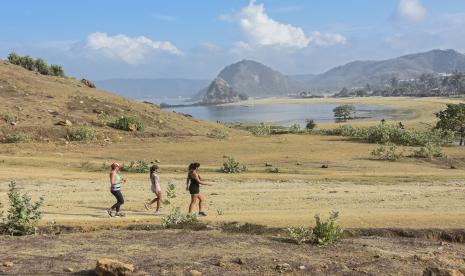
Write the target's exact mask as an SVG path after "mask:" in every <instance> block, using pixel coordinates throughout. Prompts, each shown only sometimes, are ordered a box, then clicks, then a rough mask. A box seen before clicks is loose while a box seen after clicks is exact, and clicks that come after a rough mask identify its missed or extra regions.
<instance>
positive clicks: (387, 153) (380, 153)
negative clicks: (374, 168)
mask: <svg viewBox="0 0 465 276" xmlns="http://www.w3.org/2000/svg"><path fill="white" fill-rule="evenodd" d="M402 156H403V154H402V153H401V152H398V151H397V146H396V145H394V144H388V145H378V147H377V148H376V149H374V150H373V151H372V152H371V159H373V160H388V161H396V160H398V159H399V158H401V157H402Z"/></svg>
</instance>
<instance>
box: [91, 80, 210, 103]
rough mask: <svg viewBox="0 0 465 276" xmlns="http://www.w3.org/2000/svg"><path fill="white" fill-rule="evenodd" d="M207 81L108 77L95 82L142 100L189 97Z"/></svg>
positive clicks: (112, 90) (100, 85)
mask: <svg viewBox="0 0 465 276" xmlns="http://www.w3.org/2000/svg"><path fill="white" fill-rule="evenodd" d="M209 82H210V81H209V80H192V79H108V80H101V81H96V82H95V84H96V85H97V87H99V88H101V89H104V90H107V91H111V92H114V93H115V94H118V95H120V96H125V97H129V98H133V99H138V100H144V99H153V98H178V97H181V98H190V97H192V96H193V95H194V94H195V93H197V91H199V90H200V89H202V88H203V87H205V86H207V85H208V83H209Z"/></svg>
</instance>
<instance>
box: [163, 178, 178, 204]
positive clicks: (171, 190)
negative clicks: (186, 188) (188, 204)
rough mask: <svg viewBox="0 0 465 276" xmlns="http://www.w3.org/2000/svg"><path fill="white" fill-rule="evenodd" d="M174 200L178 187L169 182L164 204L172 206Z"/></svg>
mask: <svg viewBox="0 0 465 276" xmlns="http://www.w3.org/2000/svg"><path fill="white" fill-rule="evenodd" d="M174 198H176V185H175V184H174V183H173V182H169V183H168V187H166V199H164V200H163V204H165V205H169V204H171V199H174Z"/></svg>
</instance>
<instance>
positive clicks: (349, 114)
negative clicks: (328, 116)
mask: <svg viewBox="0 0 465 276" xmlns="http://www.w3.org/2000/svg"><path fill="white" fill-rule="evenodd" d="M333 113H334V118H336V119H342V120H348V119H352V118H353V115H354V113H355V106H354V105H352V104H343V105H340V106H337V107H335V108H334V109H333Z"/></svg>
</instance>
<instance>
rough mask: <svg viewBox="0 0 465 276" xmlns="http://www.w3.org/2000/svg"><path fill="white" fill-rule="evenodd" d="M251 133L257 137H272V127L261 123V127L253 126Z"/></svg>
mask: <svg viewBox="0 0 465 276" xmlns="http://www.w3.org/2000/svg"><path fill="white" fill-rule="evenodd" d="M249 131H250V133H252V134H253V135H255V136H269V135H271V127H270V126H268V125H265V124H264V123H260V124H259V125H256V126H253V127H251V128H250V129H249Z"/></svg>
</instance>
